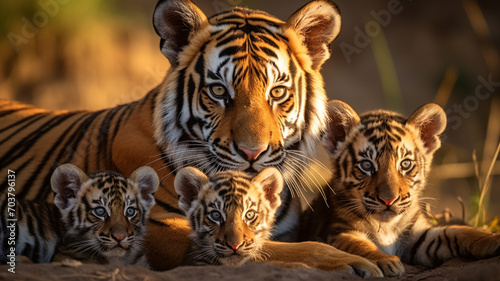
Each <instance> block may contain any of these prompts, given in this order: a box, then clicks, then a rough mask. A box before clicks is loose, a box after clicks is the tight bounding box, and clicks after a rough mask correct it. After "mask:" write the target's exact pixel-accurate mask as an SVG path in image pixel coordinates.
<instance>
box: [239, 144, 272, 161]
mask: <svg viewBox="0 0 500 281" xmlns="http://www.w3.org/2000/svg"><path fill="white" fill-rule="evenodd" d="M266 150H267V147H259V148H257V149H249V148H246V147H244V146H238V153H240V154H241V155H242V156H243V157H245V156H246V158H247V160H248V161H255V160H256V159H257V158H258V157H259V155H261V154H262V152H264V151H266Z"/></svg>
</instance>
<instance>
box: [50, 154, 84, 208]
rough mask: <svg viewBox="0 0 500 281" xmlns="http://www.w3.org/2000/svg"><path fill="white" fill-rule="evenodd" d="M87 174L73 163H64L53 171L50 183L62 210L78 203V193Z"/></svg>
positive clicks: (55, 199) (57, 204) (58, 205)
mask: <svg viewBox="0 0 500 281" xmlns="http://www.w3.org/2000/svg"><path fill="white" fill-rule="evenodd" d="M88 179H89V178H88V176H87V174H85V172H83V171H82V170H81V169H80V168H78V167H77V166H75V165H73V164H64V165H61V166H59V167H57V169H56V170H55V171H54V173H52V177H51V178H50V185H51V188H52V191H53V192H54V204H56V206H57V207H58V208H59V209H60V210H61V211H64V210H68V209H70V208H72V207H73V206H74V204H75V203H76V199H77V195H78V192H79V191H80V189H81V188H82V185H83V183H84V182H86V181H87V180H88Z"/></svg>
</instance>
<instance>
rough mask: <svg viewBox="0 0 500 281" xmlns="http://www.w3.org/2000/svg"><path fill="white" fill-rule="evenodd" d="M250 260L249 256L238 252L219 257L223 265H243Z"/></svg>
mask: <svg viewBox="0 0 500 281" xmlns="http://www.w3.org/2000/svg"><path fill="white" fill-rule="evenodd" d="M247 260H248V257H246V256H245V255H241V254H239V253H238V252H234V253H231V254H229V255H226V256H224V257H222V258H220V259H219V262H220V263H221V264H223V265H241V264H244V263H245V262H246V261H247Z"/></svg>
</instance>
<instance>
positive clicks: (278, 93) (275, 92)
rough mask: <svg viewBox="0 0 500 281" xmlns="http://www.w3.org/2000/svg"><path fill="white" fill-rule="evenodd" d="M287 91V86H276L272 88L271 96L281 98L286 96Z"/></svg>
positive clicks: (276, 98)
mask: <svg viewBox="0 0 500 281" xmlns="http://www.w3.org/2000/svg"><path fill="white" fill-rule="evenodd" d="M287 92H288V91H287V89H286V88H285V87H282V86H279V87H275V88H273V89H272V90H271V97H272V98H273V99H275V100H280V99H282V98H284V97H285V96H286V94H287Z"/></svg>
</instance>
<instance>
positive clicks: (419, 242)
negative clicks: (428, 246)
mask: <svg viewBox="0 0 500 281" xmlns="http://www.w3.org/2000/svg"><path fill="white" fill-rule="evenodd" d="M428 232H429V229H427V230H426V231H424V233H422V235H420V238H418V240H417V242H416V243H415V244H413V247H412V248H411V251H410V261H411V262H410V263H411V264H415V258H416V254H417V251H418V248H420V246H421V245H422V243H424V241H425V238H426V237H427V233H428Z"/></svg>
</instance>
